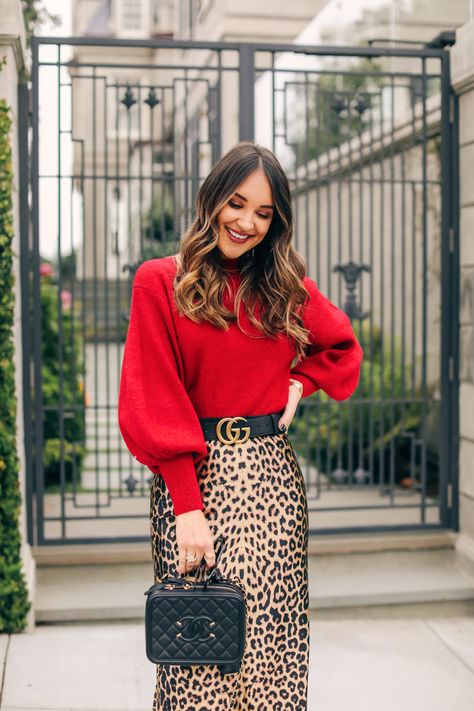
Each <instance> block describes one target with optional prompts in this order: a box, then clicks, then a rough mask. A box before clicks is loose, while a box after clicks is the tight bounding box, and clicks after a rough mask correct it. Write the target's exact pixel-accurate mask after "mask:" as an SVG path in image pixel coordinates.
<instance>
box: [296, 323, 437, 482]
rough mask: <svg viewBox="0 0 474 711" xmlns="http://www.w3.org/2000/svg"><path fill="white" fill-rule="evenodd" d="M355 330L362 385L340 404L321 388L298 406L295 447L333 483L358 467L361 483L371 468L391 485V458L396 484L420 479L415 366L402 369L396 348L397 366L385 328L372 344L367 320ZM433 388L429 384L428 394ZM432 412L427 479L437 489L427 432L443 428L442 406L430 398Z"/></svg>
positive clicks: (419, 409) (434, 443)
mask: <svg viewBox="0 0 474 711" xmlns="http://www.w3.org/2000/svg"><path fill="white" fill-rule="evenodd" d="M354 331H355V332H356V335H357V337H358V339H359V341H360V342H361V344H362V346H363V350H364V358H363V361H362V367H361V375H360V380H359V385H358V387H357V389H356V390H355V392H354V393H353V395H352V397H351V398H350V399H349V400H345V401H341V402H335V401H334V400H332V399H331V398H330V397H329V396H328V395H326V393H325V392H323V391H322V390H320V391H317V392H316V393H314V394H313V395H310V396H309V397H308V398H307V400H308V401H311V402H310V404H309V403H308V405H305V407H300V408H299V410H298V412H297V417H295V418H294V421H293V423H292V425H291V427H292V430H293V431H294V446H295V450H296V451H297V453H298V454H299V455H300V456H302V457H303V456H304V457H306V458H308V459H309V460H310V461H311V462H312V463H313V464H314V465H315V466H316V467H317V469H318V470H319V471H320V472H321V473H324V474H327V476H328V477H329V479H330V480H331V481H332V482H334V483H340V482H341V483H342V482H347V481H348V480H349V475H350V474H353V473H354V472H356V470H359V471H358V472H357V475H356V478H355V479H353V481H354V483H357V476H360V480H361V483H364V482H365V483H367V481H368V472H369V470H371V471H372V481H373V482H374V483H378V482H380V481H381V480H382V472H383V481H384V482H385V483H388V482H389V477H390V468H391V464H390V462H391V458H393V463H394V481H395V483H397V482H400V481H401V480H402V479H403V478H405V477H410V478H412V479H416V480H419V479H420V478H421V466H420V451H419V448H417V449H416V453H415V455H414V458H413V460H412V452H413V450H412V446H411V445H412V442H413V440H414V439H415V440H416V439H417V438H422V436H423V432H422V424H423V423H422V405H421V403H420V402H410V399H413V398H412V397H411V395H410V388H411V369H412V367H414V365H413V364H412V363H406V364H405V366H404V367H403V366H402V356H401V352H400V349H399V347H395V348H394V354H393V366H392V354H391V349H390V348H389V347H387V346H385V345H384V343H383V339H382V335H381V332H380V329H378V328H376V327H374V329H373V333H372V344H373V345H372V348H370V345H369V344H370V334H369V332H368V324H367V325H365V324H364V325H363V327H362V329H359V328H358V326H357V325H354ZM404 371H405V378H404V377H403V374H404ZM433 390H434V389H433V387H429V388H428V393H427V396H428V398H429V397H430V396H432V395H433ZM413 397H414V398H418V399H421V397H422V395H421V391H420V388H419V387H415V392H414V395H413ZM397 400H399V401H400V402H396V401H397ZM356 401H359V402H356ZM427 410H428V411H427V425H428V426H427V431H426V432H425V440H427V450H428V451H427V466H428V472H427V473H428V478H427V483H429V484H430V485H431V486H432V488H433V489H434V488H435V487H436V484H437V477H438V452H437V441H436V440H437V437H436V434H435V435H434V436H432V437H431V438H429V437H428V438H427V437H426V435H427V434H429V432H428V431H429V430H430V429H431V431H433V432H439V430H438V424H439V406H438V404H437V403H435V402H431V403H430V405H429V409H428V408H427ZM364 472H365V473H364ZM432 493H436V492H435V490H433V492H432Z"/></svg>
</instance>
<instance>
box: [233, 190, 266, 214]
mask: <svg viewBox="0 0 474 711" xmlns="http://www.w3.org/2000/svg"><path fill="white" fill-rule="evenodd" d="M234 195H237V197H239V198H240V199H241V200H243V201H244V202H247V198H246V197H244V196H243V195H241V194H240V193H234ZM260 207H267V208H268V209H269V210H273V205H260Z"/></svg>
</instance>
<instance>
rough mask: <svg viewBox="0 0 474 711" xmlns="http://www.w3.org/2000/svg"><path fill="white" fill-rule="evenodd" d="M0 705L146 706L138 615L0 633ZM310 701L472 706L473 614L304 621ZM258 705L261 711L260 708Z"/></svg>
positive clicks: (146, 674)
mask: <svg viewBox="0 0 474 711" xmlns="http://www.w3.org/2000/svg"><path fill="white" fill-rule="evenodd" d="M0 652H1V655H2V658H3V664H2V669H3V680H2V692H1V693H2V696H1V702H0V708H1V709H2V711H13V710H15V711H18V710H20V709H21V711H40V710H41V711H66V709H67V710H68V711H71V710H73V711H151V708H152V698H153V689H154V683H155V667H154V665H153V664H151V663H150V662H149V661H148V659H147V658H146V656H145V640H144V627H143V625H142V624H141V623H140V624H139V623H136V622H134V623H129V624H127V623H109V624H75V625H74V624H69V625H66V624H64V625H38V626H37V627H36V629H35V631H34V633H32V634H17V635H11V636H8V635H0ZM310 661H311V672H310V681H309V699H310V702H309V705H308V710H309V711H359V709H360V711H362V709H363V711H380V710H381V709H383V711H400V709H402V708H403V709H404V710H405V711H446V709H447V708H450V709H455V711H472V709H473V708H474V617H451V618H432V619H423V620H421V619H412V620H409V619H408V620H407V619H355V620H323V619H319V618H318V617H317V612H316V613H313V616H312V621H311V659H310ZM262 711H265V710H263V709H262Z"/></svg>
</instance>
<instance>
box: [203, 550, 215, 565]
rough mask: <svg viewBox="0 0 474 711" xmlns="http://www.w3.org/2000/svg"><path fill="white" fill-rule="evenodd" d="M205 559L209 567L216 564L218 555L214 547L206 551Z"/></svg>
mask: <svg viewBox="0 0 474 711" xmlns="http://www.w3.org/2000/svg"><path fill="white" fill-rule="evenodd" d="M204 560H205V561H206V565H207V567H208V568H212V567H213V566H214V565H215V564H216V556H215V553H214V551H213V549H212V548H209V549H208V550H206V551H204Z"/></svg>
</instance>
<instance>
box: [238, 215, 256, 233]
mask: <svg viewBox="0 0 474 711" xmlns="http://www.w3.org/2000/svg"><path fill="white" fill-rule="evenodd" d="M237 224H238V226H239V229H240V230H242V232H251V231H252V230H253V221H252V220H251V219H250V218H248V220H247V219H245V218H242V217H240V218H239V219H238V220H237Z"/></svg>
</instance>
